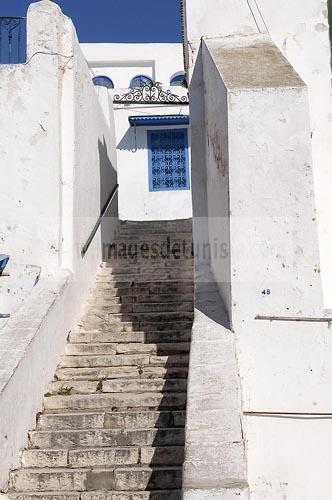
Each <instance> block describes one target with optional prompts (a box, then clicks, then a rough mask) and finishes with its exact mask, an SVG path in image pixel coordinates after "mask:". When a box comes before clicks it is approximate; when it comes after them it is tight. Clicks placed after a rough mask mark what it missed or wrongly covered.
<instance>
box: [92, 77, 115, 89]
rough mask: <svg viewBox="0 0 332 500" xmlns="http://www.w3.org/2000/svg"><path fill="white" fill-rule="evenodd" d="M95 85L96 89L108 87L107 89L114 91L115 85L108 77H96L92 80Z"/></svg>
mask: <svg viewBox="0 0 332 500" xmlns="http://www.w3.org/2000/svg"><path fill="white" fill-rule="evenodd" d="M92 81H93V84H94V85H96V87H106V88H107V89H114V83H113V82H112V80H111V79H110V78H109V77H108V76H103V75H100V76H95V77H94V78H92Z"/></svg>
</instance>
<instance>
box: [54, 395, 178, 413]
mask: <svg viewBox="0 0 332 500" xmlns="http://www.w3.org/2000/svg"><path fill="white" fill-rule="evenodd" d="M185 406H186V393H181V392H177V393H164V394H161V393H153V392H149V393H142V394H131V393H129V394H125V393H112V394H84V395H81V394H73V395H68V396H50V397H47V398H44V408H45V409H46V410H83V409H84V410H91V409H109V408H111V409H112V410H114V411H115V410H118V409H122V410H128V409H132V408H138V409H154V410H157V409H159V410H161V409H170V408H171V409H178V410H182V409H184V408H185Z"/></svg>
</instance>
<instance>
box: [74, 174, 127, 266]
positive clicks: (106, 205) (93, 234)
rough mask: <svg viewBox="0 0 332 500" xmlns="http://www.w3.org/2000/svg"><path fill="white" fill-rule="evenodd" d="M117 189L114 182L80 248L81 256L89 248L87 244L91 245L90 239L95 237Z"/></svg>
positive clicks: (117, 185)
mask: <svg viewBox="0 0 332 500" xmlns="http://www.w3.org/2000/svg"><path fill="white" fill-rule="evenodd" d="M118 189H119V184H116V185H115V186H114V188H113V190H112V192H111V194H110V195H109V198H108V200H107V202H106V204H105V206H104V208H103V209H102V211H101V212H100V216H99V217H98V219H97V222H96V224H95V225H94V228H93V229H92V231H91V233H90V236H89V238H88V239H87V241H86V243H85V245H84V246H83V248H82V250H81V255H82V258H83V257H84V256H85V254H86V252H87V251H88V249H89V246H90V245H91V243H92V240H93V238H94V237H95V235H96V232H97V231H98V229H99V226H100V224H101V221H102V220H103V218H104V217H105V215H106V212H107V211H108V209H109V207H110V204H111V203H112V201H113V198H114V196H115V194H116V192H117V190H118Z"/></svg>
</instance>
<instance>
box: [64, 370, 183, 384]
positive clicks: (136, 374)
mask: <svg viewBox="0 0 332 500" xmlns="http://www.w3.org/2000/svg"><path fill="white" fill-rule="evenodd" d="M187 376H188V367H187V366H184V367H183V366H175V367H168V366H166V367H165V366H118V367H114V368H108V367H100V368H58V369H57V370H56V373H55V378H56V380H63V381H64V380H70V381H73V380H88V381H92V380H93V381H97V382H99V381H101V380H103V379H119V378H122V379H127V378H143V379H155V378H165V379H168V378H187Z"/></svg>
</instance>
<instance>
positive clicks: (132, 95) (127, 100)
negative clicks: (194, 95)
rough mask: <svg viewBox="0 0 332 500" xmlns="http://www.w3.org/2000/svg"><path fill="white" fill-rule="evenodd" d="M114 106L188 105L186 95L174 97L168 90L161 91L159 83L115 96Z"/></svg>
mask: <svg viewBox="0 0 332 500" xmlns="http://www.w3.org/2000/svg"><path fill="white" fill-rule="evenodd" d="M113 102H114V104H168V105H172V104H177V105H181V104H182V105H184V104H189V98H188V95H182V96H181V95H176V94H173V92H171V91H170V90H163V88H162V86H161V83H159V82H156V83H154V84H153V85H151V86H150V85H147V86H145V87H135V88H134V89H132V90H131V91H130V92H128V93H126V94H123V95H120V94H115V95H114V98H113Z"/></svg>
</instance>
